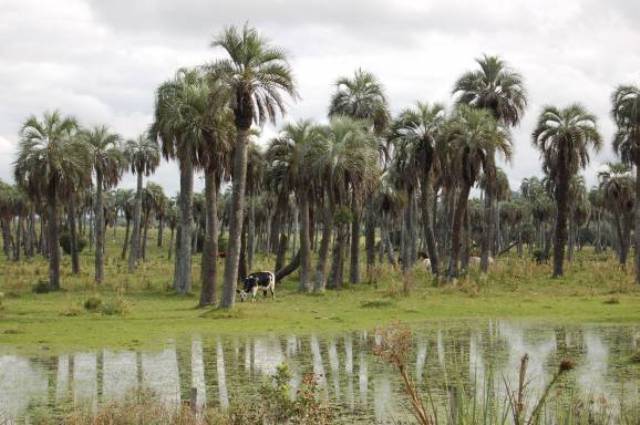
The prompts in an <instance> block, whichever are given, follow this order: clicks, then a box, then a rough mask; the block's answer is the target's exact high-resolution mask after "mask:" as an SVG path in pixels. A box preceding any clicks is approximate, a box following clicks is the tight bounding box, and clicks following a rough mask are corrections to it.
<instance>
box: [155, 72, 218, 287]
mask: <svg viewBox="0 0 640 425" xmlns="http://www.w3.org/2000/svg"><path fill="white" fill-rule="evenodd" d="M203 93H204V94H205V95H206V94H207V93H208V85H207V81H206V79H205V78H204V77H203V75H202V72H201V70H199V69H180V70H178V72H177V73H176V75H175V77H174V78H173V79H172V80H169V81H167V82H165V83H163V84H162V85H161V86H160V88H158V91H157V94H156V105H155V121H154V123H153V125H152V127H151V133H152V135H153V137H155V138H157V139H158V140H160V141H161V142H162V154H163V156H164V157H165V158H166V159H177V161H178V166H179V168H180V198H179V200H178V209H179V224H178V240H177V245H176V247H177V251H176V264H175V270H174V282H173V285H174V289H175V290H176V292H178V293H180V294H186V293H187V292H189V291H191V255H192V252H191V251H192V249H191V238H192V228H193V225H192V217H193V174H194V169H195V168H196V167H199V166H200V165H201V164H200V161H199V156H198V146H199V145H200V144H201V143H203V138H202V137H201V136H202V133H201V130H200V125H199V124H200V120H201V118H202V115H201V112H202V109H203V108H205V107H206V96H203Z"/></svg>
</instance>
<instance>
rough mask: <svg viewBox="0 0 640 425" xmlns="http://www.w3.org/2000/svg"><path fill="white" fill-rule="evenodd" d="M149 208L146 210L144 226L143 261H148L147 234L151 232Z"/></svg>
mask: <svg viewBox="0 0 640 425" xmlns="http://www.w3.org/2000/svg"><path fill="white" fill-rule="evenodd" d="M150 213H151V212H150V211H149V210H147V211H145V212H144V226H143V227H142V261H147V236H148V233H149V214H150Z"/></svg>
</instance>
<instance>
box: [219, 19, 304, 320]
mask: <svg viewBox="0 0 640 425" xmlns="http://www.w3.org/2000/svg"><path fill="white" fill-rule="evenodd" d="M212 46H213V47H221V48H222V49H224V51H225V53H226V54H227V55H228V58H226V59H220V60H218V61H216V62H215V63H214V64H213V65H212V66H211V68H210V74H211V78H212V79H213V80H214V81H217V82H218V83H219V86H220V88H221V90H220V93H219V94H218V95H219V96H221V97H227V99H228V105H229V107H230V108H231V110H232V111H233V114H234V121H235V127H236V142H235V146H234V157H233V171H232V177H233V191H232V201H231V202H232V214H231V217H230V222H229V244H228V250H227V256H226V259H225V270H224V291H223V297H222V302H221V306H222V307H223V308H231V307H233V305H234V303H235V294H236V285H237V279H238V264H239V262H240V248H241V247H240V242H241V241H240V239H241V235H242V224H243V221H244V204H245V199H244V198H245V187H246V179H247V143H248V140H249V132H250V130H251V125H252V124H253V123H257V124H259V125H262V124H263V123H264V122H265V121H267V120H270V121H272V122H274V123H275V120H276V117H277V114H278V112H281V113H284V111H285V104H284V98H283V93H286V94H288V95H289V96H291V97H294V98H295V97H296V96H297V94H296V90H295V83H294V81H293V76H292V74H291V69H290V68H289V64H288V62H287V56H286V54H285V53H284V52H283V51H282V50H280V49H278V48H276V47H273V46H272V45H271V43H269V42H268V41H267V40H266V39H265V38H264V37H262V36H261V35H260V34H258V32H257V31H256V30H255V29H254V28H251V27H249V26H248V25H245V26H244V27H243V28H242V29H238V28H237V27H234V26H231V27H228V28H226V29H225V30H224V31H223V32H222V34H220V35H219V36H218V37H217V38H216V39H215V40H214V41H213V43H212Z"/></svg>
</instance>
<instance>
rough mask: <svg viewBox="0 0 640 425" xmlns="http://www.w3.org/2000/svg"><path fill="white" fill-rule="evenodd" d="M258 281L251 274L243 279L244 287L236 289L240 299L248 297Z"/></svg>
mask: <svg viewBox="0 0 640 425" xmlns="http://www.w3.org/2000/svg"><path fill="white" fill-rule="evenodd" d="M257 284H258V282H257V281H256V278H255V277H252V276H249V277H245V278H244V279H242V286H243V288H242V289H240V288H238V289H236V292H237V293H238V294H239V295H240V301H244V300H246V299H247V297H248V296H249V294H250V293H251V291H252V289H253V287H254V286H256V285H257Z"/></svg>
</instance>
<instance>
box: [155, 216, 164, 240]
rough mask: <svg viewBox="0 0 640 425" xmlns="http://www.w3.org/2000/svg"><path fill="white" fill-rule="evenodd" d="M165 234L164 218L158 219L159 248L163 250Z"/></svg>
mask: <svg viewBox="0 0 640 425" xmlns="http://www.w3.org/2000/svg"><path fill="white" fill-rule="evenodd" d="M163 234H164V217H163V216H160V218H159V219H158V244H157V246H158V248H162V236H163Z"/></svg>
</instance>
